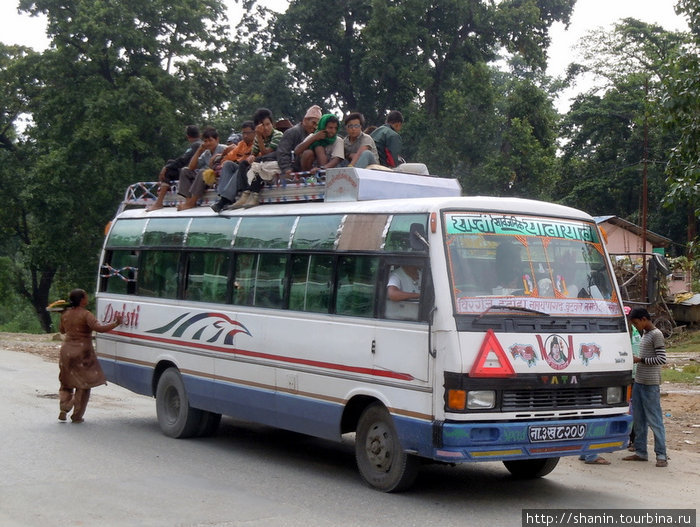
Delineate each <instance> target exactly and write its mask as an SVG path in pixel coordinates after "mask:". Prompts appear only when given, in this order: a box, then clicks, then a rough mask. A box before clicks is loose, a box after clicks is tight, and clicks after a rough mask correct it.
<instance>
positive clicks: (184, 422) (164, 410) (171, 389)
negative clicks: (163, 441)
mask: <svg viewBox="0 0 700 527" xmlns="http://www.w3.org/2000/svg"><path fill="white" fill-rule="evenodd" d="M156 414H157V415H158V424H159V425H160V429H161V430H162V431H163V433H164V434H165V435H166V436H169V437H174V438H185V437H192V436H193V435H196V434H197V432H198V431H199V426H200V423H201V422H202V411H201V410H197V409H196V408H192V407H191V406H190V403H189V400H188V399H187V392H186V391H185V383H184V382H183V381H182V376H181V375H180V372H179V371H178V370H177V368H168V369H167V370H165V371H164V372H163V374H162V375H161V376H160V379H158V387H157V388H156Z"/></svg>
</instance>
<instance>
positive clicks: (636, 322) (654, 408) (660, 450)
mask: <svg viewBox="0 0 700 527" xmlns="http://www.w3.org/2000/svg"><path fill="white" fill-rule="evenodd" d="M629 317H630V322H631V323H632V325H633V326H634V327H635V328H637V331H639V333H641V334H642V340H641V342H640V343H639V357H634V362H635V364H636V365H637V371H636V373H635V377H634V387H633V388H632V400H633V401H634V414H633V415H634V454H633V455H631V456H627V457H624V458H622V459H623V460H624V461H647V460H648V453H647V428H651V431H652V433H653V434H654V452H655V453H656V466H657V467H667V466H668V460H667V457H666V430H665V429H664V421H663V415H662V413H661V393H660V384H661V365H663V364H666V344H665V342H664V336H663V334H662V333H661V331H660V330H659V329H657V328H656V327H655V326H654V324H653V323H652V322H651V316H650V315H649V312H648V311H647V310H646V309H644V308H641V307H638V308H635V309H633V310H632V311H631V312H630V314H629Z"/></svg>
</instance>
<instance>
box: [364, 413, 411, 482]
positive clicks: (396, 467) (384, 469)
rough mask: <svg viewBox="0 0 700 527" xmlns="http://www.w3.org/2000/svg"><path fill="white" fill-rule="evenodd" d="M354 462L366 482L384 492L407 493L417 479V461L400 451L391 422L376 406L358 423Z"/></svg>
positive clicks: (387, 415)
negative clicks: (405, 491) (404, 491)
mask: <svg viewBox="0 0 700 527" xmlns="http://www.w3.org/2000/svg"><path fill="white" fill-rule="evenodd" d="M355 460H356V462H357V468H358V470H359V471H360V475H361V476H362V478H363V479H364V480H365V482H366V483H367V484H368V485H370V486H371V487H374V488H375V489H377V490H381V491H384V492H400V491H402V490H406V489H407V488H409V487H410V486H411V485H412V484H413V482H414V481H415V479H416V476H417V475H418V459H417V458H416V457H415V456H412V455H410V454H407V453H406V452H404V451H403V449H402V448H401V443H400V442H399V437H398V434H397V433H396V428H395V427H394V421H393V420H392V418H391V415H389V412H388V411H387V409H386V408H384V406H383V405H381V404H379V403H374V404H372V405H370V406H368V407H367V408H366V409H365V410H364V412H362V415H361V416H360V420H359V421H358V423H357V432H356V434H355Z"/></svg>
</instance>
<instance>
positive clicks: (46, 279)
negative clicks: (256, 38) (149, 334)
mask: <svg viewBox="0 0 700 527" xmlns="http://www.w3.org/2000/svg"><path fill="white" fill-rule="evenodd" d="M20 7H21V8H22V9H24V10H26V11H28V12H30V13H32V14H44V15H46V16H47V19H48V30H47V32H48V35H49V37H50V39H51V46H50V48H49V49H48V50H47V51H45V52H43V53H42V54H41V55H40V56H38V57H35V56H31V55H28V54H27V56H19V55H17V53H15V55H14V56H9V55H7V54H5V56H6V57H8V59H7V60H9V61H10V62H11V66H12V68H13V69H15V70H16V71H18V72H21V73H22V74H23V75H24V78H26V79H27V85H28V86H31V87H32V90H33V93H31V96H28V97H26V98H25V99H21V97H19V96H18V97H16V100H17V101H19V102H21V103H22V104H23V106H22V112H24V113H26V114H28V115H29V116H30V119H31V121H30V126H28V127H27V129H26V130H25V131H24V135H23V136H22V138H13V137H12V135H13V134H12V133H6V136H7V137H10V139H11V141H10V142H11V143H12V144H13V145H14V146H13V147H14V149H15V150H17V151H18V152H21V159H20V158H19V154H15V158H16V159H17V161H16V162H15V164H14V165H13V171H12V173H9V172H7V171H3V173H2V176H0V177H2V178H3V181H2V187H3V189H5V188H8V186H10V185H12V186H11V187H10V188H11V200H10V205H9V206H8V208H7V209H3V213H4V218H7V220H8V221H7V223H6V224H5V226H4V228H3V230H2V237H3V238H2V240H0V246H1V247H2V248H3V251H7V253H6V254H8V255H9V256H11V257H12V261H13V264H14V275H15V277H16V278H15V283H16V289H17V291H18V292H19V293H20V294H22V295H23V296H24V297H25V298H27V299H29V300H30V302H31V304H32V305H33V307H34V310H35V311H36V313H37V316H38V317H39V320H40V322H41V325H42V328H43V329H44V330H45V331H49V330H50V327H51V320H50V317H49V315H48V314H47V313H46V311H45V309H44V308H45V307H46V305H47V304H48V303H49V301H50V299H49V294H50V292H51V288H52V285H53V284H54V283H59V284H61V285H63V284H66V288H68V287H76V286H80V287H83V288H85V289H92V288H93V287H94V286H93V284H94V278H95V274H94V270H95V268H96V267H97V258H98V255H99V249H100V245H101V241H102V238H103V230H104V226H105V224H106V223H107V222H108V221H109V219H110V217H111V216H112V214H113V212H114V211H115V210H116V206H117V203H118V201H119V200H120V198H121V196H123V192H124V189H125V187H126V185H127V184H128V183H132V182H135V181H139V180H152V179H153V178H154V175H155V174H157V172H158V171H159V169H160V167H161V166H162V164H163V162H164V160H165V159H167V158H168V157H172V154H173V151H174V150H175V148H176V146H175V145H177V144H178V143H180V142H181V139H180V138H181V135H182V129H183V126H184V125H186V124H189V123H191V122H196V121H198V120H199V118H200V116H202V115H205V114H207V113H208V112H212V111H215V110H216V108H217V106H220V101H221V100H222V97H223V96H224V94H223V93H222V92H221V91H220V90H222V89H223V88H222V86H223V84H224V83H223V82H220V80H221V79H223V74H222V68H221V67H219V65H220V61H219V57H221V56H225V53H224V52H223V50H224V46H223V36H224V32H225V29H226V27H225V25H223V23H225V15H224V10H223V6H222V4H221V2H220V1H219V0H203V1H197V2H195V1H192V0H168V1H167V2H165V1H162V0H156V1H152V2H141V1H137V0H120V1H113V2H103V1H101V0H22V1H21V2H20ZM222 21H223V22H222ZM17 93H19V94H21V90H20V91H18V92H17ZM5 115H7V116H11V115H13V114H12V111H7V112H6V113H3V117H4V116H5ZM9 121H11V119H10V118H9V117H8V118H7V119H6V123H5V124H7V122H9ZM15 121H16V118H14V121H13V122H15ZM14 135H15V136H16V135H17V134H14ZM13 139H14V141H13ZM68 284H71V285H70V286H68ZM62 292H63V293H65V292H66V291H65V290H64V291H62Z"/></svg>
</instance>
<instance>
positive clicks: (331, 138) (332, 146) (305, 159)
mask: <svg viewBox="0 0 700 527" xmlns="http://www.w3.org/2000/svg"><path fill="white" fill-rule="evenodd" d="M339 123H340V121H339V120H338V118H337V117H336V116H335V115H333V114H332V113H327V114H325V115H323V116H321V119H320V120H319V121H318V126H317V127H316V131H315V132H314V133H313V134H310V135H309V136H308V137H307V138H306V139H304V141H303V142H302V143H301V145H299V147H298V148H299V149H300V150H301V149H304V148H305V150H303V151H302V153H301V169H302V170H304V171H309V172H312V173H313V172H317V171H318V170H322V169H326V168H333V167H335V166H337V165H338V164H339V163H340V162H341V161H342V160H343V158H344V156H345V154H344V149H343V140H342V139H339V138H338V125H339ZM295 150H296V149H295Z"/></svg>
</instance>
